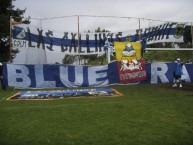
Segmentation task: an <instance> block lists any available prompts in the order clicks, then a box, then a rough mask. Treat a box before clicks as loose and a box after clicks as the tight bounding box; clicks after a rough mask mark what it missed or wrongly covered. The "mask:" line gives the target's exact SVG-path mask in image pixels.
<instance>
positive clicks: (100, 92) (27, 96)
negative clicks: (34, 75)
mask: <svg viewBox="0 0 193 145" xmlns="http://www.w3.org/2000/svg"><path fill="white" fill-rule="evenodd" d="M120 95H122V94H121V93H119V92H118V91H116V90H115V89H111V88H94V89H76V90H51V91H48V90H47V91H22V92H18V93H16V94H15V95H13V96H11V97H9V98H8V100H40V99H41V100H50V99H63V98H67V97H115V96H120Z"/></svg>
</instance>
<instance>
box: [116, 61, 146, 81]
mask: <svg viewBox="0 0 193 145" xmlns="http://www.w3.org/2000/svg"><path fill="white" fill-rule="evenodd" d="M121 63H123V62H121V61H119V62H117V64H118V70H119V78H120V83H124V84H127V83H133V82H140V81H144V80H146V79H147V78H146V69H145V62H144V60H143V59H140V60H138V62H137V63H138V64H133V63H129V64H128V66H127V67H126V68H124V66H123V65H124V64H121Z"/></svg>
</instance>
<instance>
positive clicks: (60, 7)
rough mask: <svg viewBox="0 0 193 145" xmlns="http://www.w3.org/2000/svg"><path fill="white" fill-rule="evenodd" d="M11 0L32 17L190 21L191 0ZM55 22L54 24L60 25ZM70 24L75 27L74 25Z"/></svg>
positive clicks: (191, 18)
mask: <svg viewBox="0 0 193 145" xmlns="http://www.w3.org/2000/svg"><path fill="white" fill-rule="evenodd" d="M13 4H14V5H15V6H16V7H19V8H22V9H23V8H27V10H26V13H25V16H26V17H28V16H31V17H32V18H33V17H35V18H51V17H61V16H69V15H96V16H118V17H138V18H148V19H156V20H164V21H178V22H191V21H192V22H193V15H192V14H193V9H192V6H193V1H192V0H157V1H155V0H137V1H134V0H119V1H112V0H70V1H69V0H33V1H32V0H16V1H15V2H14V3H13ZM75 19H76V18H75ZM75 21H76V20H75ZM75 21H74V22H75ZM108 21H109V22H110V21H111V20H110V18H107V19H106V20H104V21H103V22H100V23H105V24H103V25H104V27H105V26H106V25H107V26H108V25H109V22H108ZM118 21H119V22H117V23H120V24H121V23H122V21H121V20H120V19H119V20H118ZM64 23H65V22H64ZM75 23H76V22H75ZM94 23H97V21H96V19H94V20H93V19H92V18H90V19H87V21H86V22H85V21H84V23H81V25H84V26H85V27H86V28H85V29H87V30H89V29H90V27H92V26H93V25H94ZM125 23H126V22H125V20H123V25H127V24H125ZM111 24H112V25H113V24H115V22H114V21H113V22H112V23H111ZM58 25H59V24H56V26H57V27H58V28H60V26H58ZM64 25H65V24H64ZM72 25H74V24H72ZM98 26H100V24H98ZM109 26H110V25H109ZM73 27H76V25H75V26H73ZM82 27H83V26H82ZM87 27H88V28H87ZM118 27H119V25H118ZM73 29H76V28H73Z"/></svg>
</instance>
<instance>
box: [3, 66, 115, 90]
mask: <svg viewBox="0 0 193 145" xmlns="http://www.w3.org/2000/svg"><path fill="white" fill-rule="evenodd" d="M3 75H4V83H5V85H8V86H13V87H18V88H55V87H89V86H106V85H109V84H114V83H117V82H119V76H118V71H117V63H116V62H113V63H110V64H108V65H103V66H73V65H42V64H39V65H38V64H37V65H19V64H3Z"/></svg>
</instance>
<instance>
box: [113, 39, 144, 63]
mask: <svg viewBox="0 0 193 145" xmlns="http://www.w3.org/2000/svg"><path fill="white" fill-rule="evenodd" d="M127 44H131V46H132V47H133V48H134V50H135V52H136V53H135V55H134V56H133V55H132V56H128V57H126V56H123V53H122V52H123V51H124V49H125V47H126V45H127ZM114 47H115V54H116V60H117V61H121V60H131V59H141V47H142V46H141V42H114Z"/></svg>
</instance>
